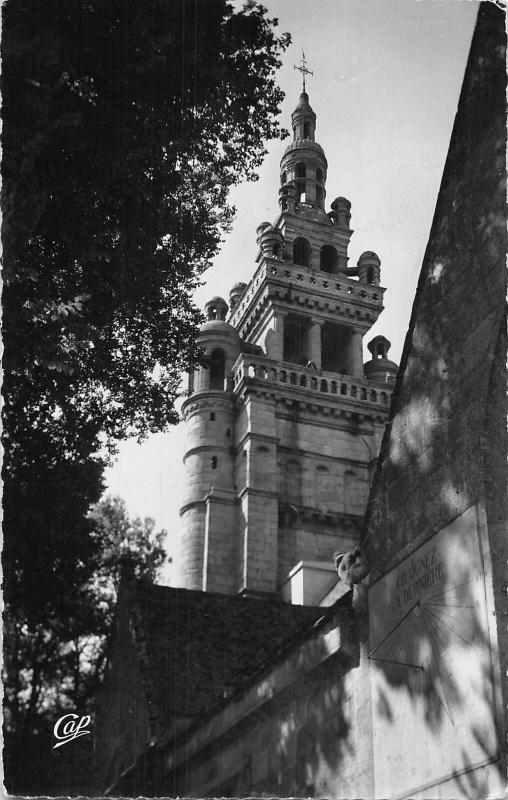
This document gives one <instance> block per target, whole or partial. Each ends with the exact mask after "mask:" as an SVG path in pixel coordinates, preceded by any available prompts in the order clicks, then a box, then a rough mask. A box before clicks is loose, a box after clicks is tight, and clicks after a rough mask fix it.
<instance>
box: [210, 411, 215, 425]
mask: <svg viewBox="0 0 508 800" xmlns="http://www.w3.org/2000/svg"><path fill="white" fill-rule="evenodd" d="M210 419H211V421H212V422H213V421H214V419H215V411H210Z"/></svg>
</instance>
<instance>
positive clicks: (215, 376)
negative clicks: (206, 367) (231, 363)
mask: <svg viewBox="0 0 508 800" xmlns="http://www.w3.org/2000/svg"><path fill="white" fill-rule="evenodd" d="M225 377H226V354H225V353H224V350H221V349H220V348H218V347H217V348H215V350H212V354H211V356H210V389H220V390H223V389H224V380H225Z"/></svg>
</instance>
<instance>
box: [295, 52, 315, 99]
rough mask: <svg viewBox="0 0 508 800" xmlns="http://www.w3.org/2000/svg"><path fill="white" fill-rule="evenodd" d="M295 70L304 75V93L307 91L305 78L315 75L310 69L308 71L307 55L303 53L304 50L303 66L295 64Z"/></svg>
mask: <svg viewBox="0 0 508 800" xmlns="http://www.w3.org/2000/svg"><path fill="white" fill-rule="evenodd" d="M294 69H297V70H298V72H301V73H302V77H303V91H305V76H306V75H314V73H313V72H311V71H310V69H307V61H306V60H305V53H304V52H303V50H302V64H301V66H297V65H296V64H294Z"/></svg>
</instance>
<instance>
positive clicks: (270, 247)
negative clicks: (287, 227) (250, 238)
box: [258, 225, 284, 258]
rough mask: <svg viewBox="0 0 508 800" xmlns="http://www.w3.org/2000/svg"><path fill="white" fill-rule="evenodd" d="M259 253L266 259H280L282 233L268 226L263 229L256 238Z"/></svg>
mask: <svg viewBox="0 0 508 800" xmlns="http://www.w3.org/2000/svg"><path fill="white" fill-rule="evenodd" d="M258 242H259V246H260V248H261V253H262V254H263V256H265V257H267V258H282V254H283V252H284V236H283V235H282V231H280V230H279V229H278V228H274V227H273V226H272V225H269V226H268V227H267V228H264V229H263V230H262V232H261V234H260V235H259V238H258Z"/></svg>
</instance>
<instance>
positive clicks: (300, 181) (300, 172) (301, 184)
mask: <svg viewBox="0 0 508 800" xmlns="http://www.w3.org/2000/svg"><path fill="white" fill-rule="evenodd" d="M306 179H307V168H306V166H305V164H304V163H303V162H300V163H298V164H297V165H296V166H295V187H296V202H297V203H299V202H300V201H302V200H303V201H305V183H306Z"/></svg>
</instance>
